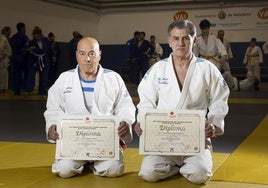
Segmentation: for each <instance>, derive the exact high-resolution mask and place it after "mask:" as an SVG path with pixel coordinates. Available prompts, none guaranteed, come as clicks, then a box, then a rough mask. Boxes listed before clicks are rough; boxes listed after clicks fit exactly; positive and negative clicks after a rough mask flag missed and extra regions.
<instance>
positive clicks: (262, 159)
mask: <svg viewBox="0 0 268 188" xmlns="http://www.w3.org/2000/svg"><path fill="white" fill-rule="evenodd" d="M267 133H268V115H266V117H265V118H264V119H263V121H262V122H261V123H260V124H259V125H258V127H257V128H256V129H255V130H254V131H253V132H252V134H251V135H250V136H249V137H248V138H246V139H245V140H244V141H243V142H242V143H241V145H240V146H239V147H238V148H237V149H236V150H235V151H234V153H232V155H230V156H229V157H228V159H227V160H226V161H225V162H224V163H223V164H222V165H221V166H220V168H219V169H218V170H217V171H216V173H215V174H214V177H213V180H220V181H230V182H247V183H259V184H268V146H267V145H268V134H267Z"/></svg>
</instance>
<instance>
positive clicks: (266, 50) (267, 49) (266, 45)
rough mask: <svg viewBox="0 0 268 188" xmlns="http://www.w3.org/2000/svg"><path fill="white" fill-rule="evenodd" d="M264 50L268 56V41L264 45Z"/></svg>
mask: <svg viewBox="0 0 268 188" xmlns="http://www.w3.org/2000/svg"><path fill="white" fill-rule="evenodd" d="M262 50H263V52H264V53H265V54H268V41H267V42H265V43H264V44H263V46H262Z"/></svg>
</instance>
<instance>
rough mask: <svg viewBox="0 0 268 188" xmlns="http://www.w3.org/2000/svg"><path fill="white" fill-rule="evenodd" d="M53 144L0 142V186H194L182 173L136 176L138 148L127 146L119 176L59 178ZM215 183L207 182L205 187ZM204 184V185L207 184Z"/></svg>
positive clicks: (217, 156)
mask: <svg viewBox="0 0 268 188" xmlns="http://www.w3.org/2000/svg"><path fill="white" fill-rule="evenodd" d="M54 152H55V145H54V144H36V143H21V142H0V153H1V155H0V187H1V188H2V187H8V188H33V187H38V188H42V187H44V188H45V187H46V188H47V187H57V188H61V187H63V188H69V187H70V188H73V187H88V186H89V185H90V186H89V187H95V188H98V187H99V188H103V187H110V188H113V187H114V188H120V187H128V188H131V187H146V188H147V187H148V188H150V187H152V188H157V187H163V186H164V187H170V188H172V187H178V186H179V185H181V186H182V187H196V186H197V185H194V184H191V183H189V182H188V181H187V180H185V178H183V177H181V176H179V175H178V176H174V177H172V178H169V179H167V180H165V181H160V182H159V183H157V184H155V183H147V182H145V181H144V180H142V179H141V178H139V177H138V171H139V168H140V164H141V160H142V157H143V156H142V155H139V154H138V149H137V148H127V149H126V150H125V151H124V155H125V174H124V175H123V176H122V177H119V178H103V177H97V176H95V175H93V174H92V173H91V172H87V171H85V172H83V173H82V174H81V175H79V176H76V177H74V178H69V179H62V178H59V177H57V176H56V175H54V174H52V173H51V164H52V163H53V160H54ZM228 156H229V154H225V153H214V154H213V160H214V168H213V171H214V172H215V170H216V169H217V168H219V166H220V165H221V164H222V163H223V162H224V161H225V160H226V159H227V158H228ZM209 185H211V186H210V187H217V185H215V182H209V183H208V185H207V186H208V187H209ZM207 186H206V187H207Z"/></svg>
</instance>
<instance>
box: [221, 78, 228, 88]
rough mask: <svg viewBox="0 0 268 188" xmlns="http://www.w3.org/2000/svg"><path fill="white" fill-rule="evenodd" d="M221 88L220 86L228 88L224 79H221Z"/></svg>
mask: <svg viewBox="0 0 268 188" xmlns="http://www.w3.org/2000/svg"><path fill="white" fill-rule="evenodd" d="M221 86H222V87H223V88H225V87H228V85H227V83H226V82H225V80H224V79H222V81H221Z"/></svg>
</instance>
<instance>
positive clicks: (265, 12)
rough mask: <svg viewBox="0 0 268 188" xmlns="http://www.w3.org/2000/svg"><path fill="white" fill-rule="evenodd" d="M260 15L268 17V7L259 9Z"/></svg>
mask: <svg viewBox="0 0 268 188" xmlns="http://www.w3.org/2000/svg"><path fill="white" fill-rule="evenodd" d="M258 17H259V18H260V19H268V7H266V8H263V9H261V10H259V12H258Z"/></svg>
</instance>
